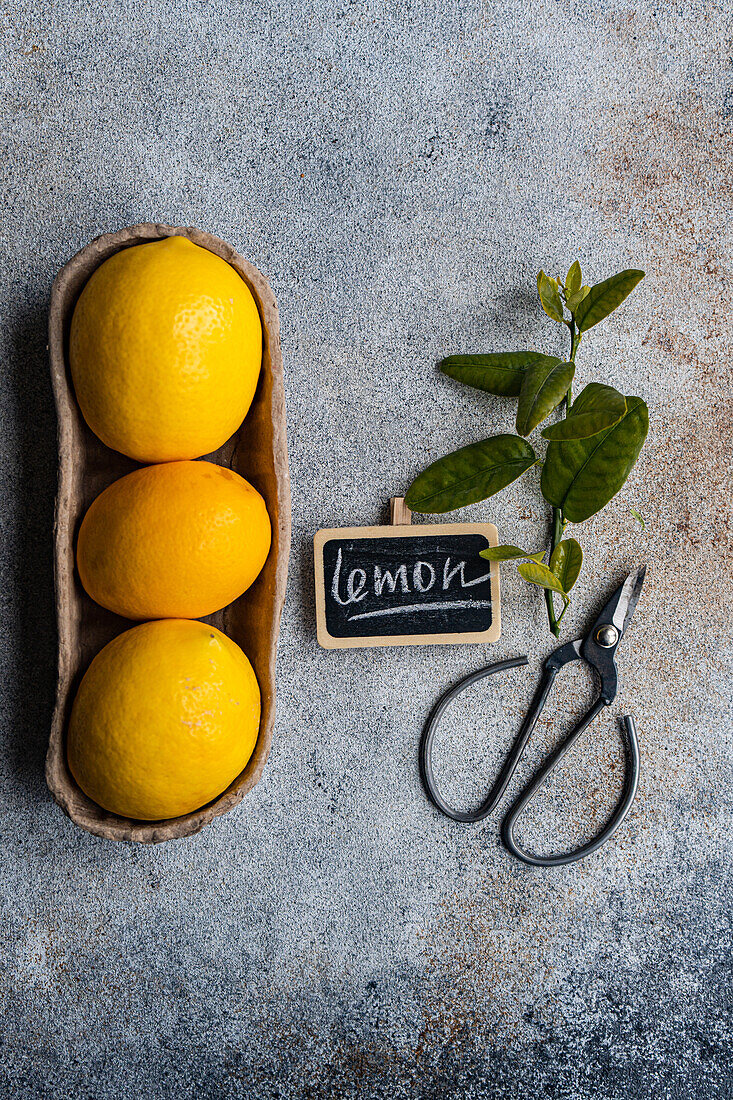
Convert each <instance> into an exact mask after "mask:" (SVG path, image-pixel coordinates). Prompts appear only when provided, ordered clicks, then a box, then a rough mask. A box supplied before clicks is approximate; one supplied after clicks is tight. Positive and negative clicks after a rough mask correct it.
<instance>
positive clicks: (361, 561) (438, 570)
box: [314, 497, 501, 649]
mask: <svg viewBox="0 0 733 1100" xmlns="http://www.w3.org/2000/svg"><path fill="white" fill-rule="evenodd" d="M392 516H393V526H391V527H337V528H333V529H332V530H325V531H319V532H318V533H317V534H316V536H315V539H314V550H315V572H316V619H317V626H318V641H319V643H320V645H322V646H323V648H324V649H349V648H353V647H356V646H379V645H428V644H433V645H435V644H440V645H446V644H451V643H457V642H495V641H496V640H497V638H498V637H499V634H500V633H501V616H500V610H499V568H498V565H497V564H496V562H487V561H486V560H485V559H484V558H482V557H480V556H479V555H480V551H481V550H485V549H486V548H487V547H488V546H496V545H497V541H498V540H497V531H496V527H495V526H494V525H493V523H438V524H435V523H430V524H419V525H418V524H415V525H414V526H411V525H410V512H409V510H408V509H407V508H405V506H404V502H403V500H402V498H399V497H398V498H393V501H392Z"/></svg>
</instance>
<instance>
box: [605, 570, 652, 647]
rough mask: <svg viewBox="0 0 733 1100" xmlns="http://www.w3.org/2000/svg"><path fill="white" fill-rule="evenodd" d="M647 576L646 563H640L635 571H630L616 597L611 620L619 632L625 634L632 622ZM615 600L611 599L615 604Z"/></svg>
mask: <svg viewBox="0 0 733 1100" xmlns="http://www.w3.org/2000/svg"><path fill="white" fill-rule="evenodd" d="M645 576H646V565H640V566H639V568H638V569H635V570H634V572H633V573H629V575H628V577H627V578H626V580H625V581H624V583H623V584H622V585H621V588H620V589H619V592H618V594H617V597H614V599H615V600H616V606H615V608H614V609H613V616H612V619H611V621H612V622H613V625H614V626H615V627H616V629H617V630H618V632H619V634H623V633H624V632H625V630H626V628H627V626H628V625H629V623H630V622H631V618H632V616H633V614H634V611H635V610H636V605H637V604H638V602H639V596H640V595H641V590H642V587H643V585H644V577H645ZM613 602H614V600H611V604H613Z"/></svg>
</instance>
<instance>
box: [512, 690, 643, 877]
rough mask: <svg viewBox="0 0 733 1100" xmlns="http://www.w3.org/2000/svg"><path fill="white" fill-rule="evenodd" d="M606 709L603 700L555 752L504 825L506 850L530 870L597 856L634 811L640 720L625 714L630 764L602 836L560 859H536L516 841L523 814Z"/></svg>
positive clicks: (637, 784)
mask: <svg viewBox="0 0 733 1100" xmlns="http://www.w3.org/2000/svg"><path fill="white" fill-rule="evenodd" d="M606 705H607V704H606V703H605V702H604V700H603V699H599V700H598V702H597V703H596V704H595V705H594V706H593V707H591V709H590V710H589V711H588V713H587V714H586V716H585V717H584V718H583V719H582V720H581V721H580V722H579V723H578V725H577V726H576V727H575V728H574V729H573V731H572V732H571V733H570V734H569V736H568V737H567V738H566V739H565V741H564V742H563V743H562V745H560V747H559V748H558V749H557V750H556V752H554V753H553V754H552V756H550V758H549V759H548V761H547V762H546V763H545V764H544V765H543V766H542V768H540V770H539V772H538V773H537V775H536V776H535V777H534V779H533V780H532V782H531V783H530V784H529V786H528V787H525V789H524V790H523V791H522V793H521V794H520V795H519V797H518V798H517V800H516V801H515V802H514V804H513V805H512V806H511V808H510V810H509V812H508V814H507V815H506V817H505V818H504V820H503V822H502V825H501V839H502V841H503V843H504V845H505V847H506V848H507V849H508V850H509V851H510V852H511V853H512V855H513V856H516V858H517V859H521V861H522V862H523V863H527V864H528V865H529V866H530V867H562V866H564V864H566V863H575V862H576V860H579V859H583V858H584V857H585V856H589V855H590V854H591V852H596V851H597V850H598V849H599V848H600V847H601V845H602V844H605V843H606V841H607V840H608V839H609V838H610V837H612V836H613V834H614V833H615V832H616V830H617V829H618V827H619V825H620V824H621V822H622V821H623V820H624V818H625V817H626V815H627V814H628V812H629V810H630V809H631V804H632V802H633V801H634V798H635V796H636V789H637V787H638V786H639V772H640V769H641V760H640V753H639V738H638V737H637V733H636V720H635V718H634V716H633V715H632V714H625V715H624V718H623V726H624V731H625V733H626V755H627V760H626V776H625V779H624V790H623V793H622V795H621V799H620V801H619V803H618V805H617V806H616V809H615V810H614V811H613V813H612V814H611V817H610V818H609V820H608V822H607V824H606V825H605V826H604V828H603V829H601V831H600V833H598V835H597V836H596V837H595V838H594V839H593V840H589V841H588V843H587V844H583V845H582V846H581V847H580V848H576V849H575V851H573V852H566V853H564V854H563V855H559V856H536V855H533V854H532V853H531V852H528V851H527V850H526V849H525V848H522V846H521V845H520V844H518V843H517V841H516V840H515V839H514V826H515V825H516V823H517V819H518V818H519V816H520V814H521V813H522V812H523V811H524V809H525V807H526V806H527V805H528V804H529V803H530V802H531V801H532V799H533V798H534V796H535V795H536V794H537V792H538V791H539V790H540V788H541V787H542V786H543V785H544V783H545V781H546V780H547V779H548V777H549V776H550V774H551V773H552V772H553V771H554V770H555V768H556V767H557V765H558V764H559V763H560V761H561V760H562V758H563V756H565V753H566V752H568V750H569V749H570V748H572V746H573V745H574V744H575V742H576V741H577V739H578V737H580V735H581V733H582V732H583V731H584V730H585V729H587V728H588V726H589V725H590V724H591V722H592V721H593V719H594V718H595V717H596V715H597V714H598V713H599V712H600V711H601V710H603V708H604V706H606Z"/></svg>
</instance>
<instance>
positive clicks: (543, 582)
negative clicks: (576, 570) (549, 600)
mask: <svg viewBox="0 0 733 1100" xmlns="http://www.w3.org/2000/svg"><path fill="white" fill-rule="evenodd" d="M517 572H518V573H519V574H520V575H521V576H522V577H524V579H525V581H529V583H530V584H538V585H539V586H540V588H549V589H550V590H551V591H552V592H559V593H560V595H561V596H562V598H563V599H564V600H565V602H566V603H567V599H568V597H567V593H566V592H565V591H564V589H563V586H562V584H561V583H560V581H559V580H558V579H557V577H556V576H555V574H554V573H553V572H552V571H551V570H550V569H548V568H547V566H546V565H539V564H538V563H537V562H534V561H524V562H522V564H521V565H518V566H517Z"/></svg>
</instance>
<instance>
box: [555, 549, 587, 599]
mask: <svg viewBox="0 0 733 1100" xmlns="http://www.w3.org/2000/svg"><path fill="white" fill-rule="evenodd" d="M582 564H583V551H582V549H581V546H580V543H579V542H578V540H577V539H563V540H562V542H559V543H558V544H557V546H556V547H555V549H554V550H553V551H552V556H551V558H550V569H551V570H552V572H553V573H554V574H555V576H556V577H557V579H558V580H559V581H560V584H561V585H562V587H563V590H564V591H565V592H569V591H570V589H571V588H572V587H573V585H574V584H575V582H576V581H577V579H578V576H579V574H580V569H581V566H582Z"/></svg>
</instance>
